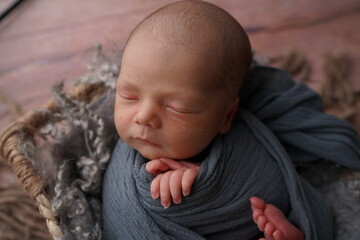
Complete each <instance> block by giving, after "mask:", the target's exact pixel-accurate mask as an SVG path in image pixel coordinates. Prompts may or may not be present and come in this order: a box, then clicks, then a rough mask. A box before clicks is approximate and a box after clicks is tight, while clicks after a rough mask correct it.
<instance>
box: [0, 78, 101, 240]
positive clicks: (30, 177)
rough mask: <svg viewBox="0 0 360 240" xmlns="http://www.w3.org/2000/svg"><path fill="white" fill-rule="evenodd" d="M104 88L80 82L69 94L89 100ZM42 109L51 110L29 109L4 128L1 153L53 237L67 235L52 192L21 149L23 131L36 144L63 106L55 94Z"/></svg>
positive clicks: (96, 97) (99, 93) (0, 143)
mask: <svg viewBox="0 0 360 240" xmlns="http://www.w3.org/2000/svg"><path fill="white" fill-rule="evenodd" d="M105 92H106V86H105V85H104V84H103V83H95V84H79V85H77V86H75V87H73V88H72V89H70V90H69V91H68V94H69V96H70V97H72V98H73V99H75V100H79V101H83V102H87V103H90V102H92V101H94V100H95V99H98V98H99V97H100V96H102V95H103V94H104V93H105ZM40 109H45V110H48V112H47V114H44V112H43V111H34V110H33V111H30V112H28V113H26V114H25V115H24V116H22V117H20V118H19V119H18V120H16V121H15V122H13V123H11V124H10V125H9V126H8V127H7V128H6V129H5V130H4V132H3V133H2V134H1V136H0V154H1V156H2V157H3V159H4V160H5V162H6V163H7V164H8V165H9V166H10V168H11V169H12V171H13V172H14V173H15V174H16V176H17V177H18V178H19V180H20V182H21V185H22V186H23V188H25V190H26V192H28V194H29V195H30V197H31V198H32V199H34V200H35V202H36V204H37V205H38V208H39V212H40V214H41V215H42V216H43V217H44V218H45V220H46V224H47V228H48V231H49V233H50V234H51V235H52V236H53V238H54V239H62V238H63V236H64V235H63V233H62V231H61V228H60V226H59V220H58V219H57V218H56V217H55V215H54V213H53V212H52V209H51V203H50V201H49V199H48V197H49V195H48V194H47V192H46V181H45V180H44V179H41V176H40V175H39V174H38V171H37V170H36V169H35V167H34V166H33V164H32V163H31V162H30V161H29V160H28V159H27V158H26V156H25V154H24V153H23V152H22V150H21V149H19V143H20V142H21V141H22V139H23V138H24V133H25V134H26V135H27V138H26V140H27V141H32V143H34V144H35V141H34V134H35V133H37V132H38V130H39V129H40V128H41V127H42V126H44V125H45V124H46V123H47V122H48V121H49V117H50V116H51V114H54V113H57V112H59V109H60V108H59V106H58V105H57V103H56V101H55V100H54V99H53V98H52V99H51V100H49V101H48V102H47V103H46V104H45V105H44V106H43V107H41V108H40ZM49 112H50V114H49Z"/></svg>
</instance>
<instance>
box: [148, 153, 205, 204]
mask: <svg viewBox="0 0 360 240" xmlns="http://www.w3.org/2000/svg"><path fill="white" fill-rule="evenodd" d="M146 171H148V172H149V173H150V174H151V175H152V176H154V177H155V178H154V179H153V181H152V182H151V186H150V192H151V196H152V197H153V198H154V199H157V198H160V199H161V205H162V206H163V207H165V208H168V207H170V205H171V201H173V202H174V203H175V204H179V203H181V202H182V195H184V196H188V195H189V194H190V191H191V186H192V184H193V183H194V181H195V179H196V177H197V176H198V175H199V172H200V166H199V164H197V163H192V162H187V161H175V160H173V159H169V158H159V159H154V160H151V161H150V162H148V163H147V164H146Z"/></svg>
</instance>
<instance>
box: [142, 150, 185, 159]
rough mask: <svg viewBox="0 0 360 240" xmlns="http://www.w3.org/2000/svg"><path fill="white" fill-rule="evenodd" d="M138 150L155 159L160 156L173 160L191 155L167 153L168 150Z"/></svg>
mask: <svg viewBox="0 0 360 240" xmlns="http://www.w3.org/2000/svg"><path fill="white" fill-rule="evenodd" d="M137 151H138V152H139V153H140V154H141V155H142V156H143V157H144V158H146V159H149V160H155V159H160V158H168V159H173V160H186V159H188V158H190V157H186V156H185V155H180V154H176V153H166V152H155V151H154V152H151V151H139V150H138V149H137Z"/></svg>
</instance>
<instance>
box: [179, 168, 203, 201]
mask: <svg viewBox="0 0 360 240" xmlns="http://www.w3.org/2000/svg"><path fill="white" fill-rule="evenodd" d="M198 175H199V168H198V167H197V168H188V169H186V170H185V172H184V175H183V178H182V182H181V186H182V192H183V195H184V196H188V195H189V194H190V192H191V187H192V185H193V183H194V181H195V179H196V177H197V176H198Z"/></svg>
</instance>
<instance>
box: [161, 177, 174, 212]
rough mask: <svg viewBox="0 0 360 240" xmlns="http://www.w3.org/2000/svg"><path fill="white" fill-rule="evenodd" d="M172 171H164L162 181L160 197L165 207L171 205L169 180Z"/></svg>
mask: <svg viewBox="0 0 360 240" xmlns="http://www.w3.org/2000/svg"><path fill="white" fill-rule="evenodd" d="M172 172H173V171H168V172H166V173H164V175H163V176H162V178H161V181H160V199H161V205H162V206H163V207H164V208H168V207H170V205H171V195H170V186H169V181H170V176H171V174H172Z"/></svg>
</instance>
